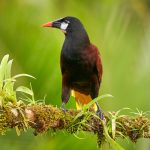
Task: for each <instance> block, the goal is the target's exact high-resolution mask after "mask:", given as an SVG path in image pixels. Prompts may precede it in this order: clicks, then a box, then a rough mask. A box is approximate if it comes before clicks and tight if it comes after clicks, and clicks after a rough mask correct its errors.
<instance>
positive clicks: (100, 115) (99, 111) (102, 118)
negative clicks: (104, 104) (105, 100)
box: [96, 110, 105, 120]
mask: <svg viewBox="0 0 150 150" xmlns="http://www.w3.org/2000/svg"><path fill="white" fill-rule="evenodd" d="M96 115H97V116H98V117H99V118H100V119H101V120H104V119H105V117H104V114H103V112H102V111H101V110H97V111H96Z"/></svg>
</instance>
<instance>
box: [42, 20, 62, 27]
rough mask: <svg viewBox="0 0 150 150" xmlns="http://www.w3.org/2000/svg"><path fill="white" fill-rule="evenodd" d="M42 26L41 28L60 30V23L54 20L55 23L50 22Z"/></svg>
mask: <svg viewBox="0 0 150 150" xmlns="http://www.w3.org/2000/svg"><path fill="white" fill-rule="evenodd" d="M42 26H43V27H52V28H58V29H60V26H61V21H60V20H55V21H52V22H48V23H45V24H43V25H42Z"/></svg>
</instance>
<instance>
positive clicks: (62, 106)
mask: <svg viewBox="0 0 150 150" xmlns="http://www.w3.org/2000/svg"><path fill="white" fill-rule="evenodd" d="M61 110H62V111H63V112H64V113H66V112H68V110H67V109H66V108H65V103H62V105H61Z"/></svg>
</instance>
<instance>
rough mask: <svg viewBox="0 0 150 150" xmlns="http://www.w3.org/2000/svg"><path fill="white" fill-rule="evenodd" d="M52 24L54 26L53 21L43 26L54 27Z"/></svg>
mask: <svg viewBox="0 0 150 150" xmlns="http://www.w3.org/2000/svg"><path fill="white" fill-rule="evenodd" d="M52 26H53V22H47V23H45V24H43V25H42V27H52Z"/></svg>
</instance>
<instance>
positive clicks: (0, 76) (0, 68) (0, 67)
mask: <svg viewBox="0 0 150 150" xmlns="http://www.w3.org/2000/svg"><path fill="white" fill-rule="evenodd" d="M8 59H9V55H5V56H4V57H3V59H2V61H1V64H0V91H1V90H2V87H3V80H4V77H5V71H6V68H7V62H8Z"/></svg>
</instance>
